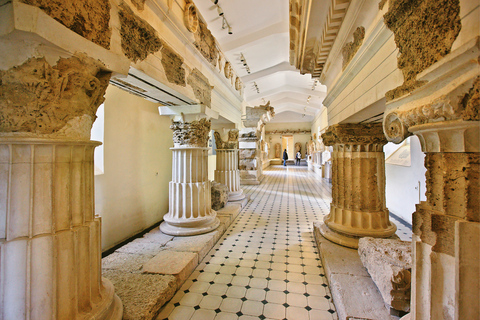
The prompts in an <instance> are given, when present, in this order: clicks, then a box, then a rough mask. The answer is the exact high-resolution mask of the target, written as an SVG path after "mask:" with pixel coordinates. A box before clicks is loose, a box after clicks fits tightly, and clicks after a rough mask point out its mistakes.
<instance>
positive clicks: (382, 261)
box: [358, 237, 412, 312]
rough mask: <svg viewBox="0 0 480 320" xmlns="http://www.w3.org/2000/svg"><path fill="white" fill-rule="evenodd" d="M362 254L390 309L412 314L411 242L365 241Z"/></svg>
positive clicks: (360, 241) (368, 238) (360, 244)
mask: <svg viewBox="0 0 480 320" xmlns="http://www.w3.org/2000/svg"><path fill="white" fill-rule="evenodd" d="M358 254H359V255H360V259H361V260H362V263H363V265H364V266H365V268H367V270H368V273H369V274H370V276H371V277H372V279H373V281H374V282H375V285H376V286H377V288H378V290H379V291H380V293H381V294H382V297H383V300H384V302H385V304H386V305H387V306H389V307H390V308H393V309H395V310H399V311H404V312H409V311H410V287H411V269H412V249H411V242H408V241H401V240H391V239H374V238H370V237H367V238H362V239H360V240H359V247H358Z"/></svg>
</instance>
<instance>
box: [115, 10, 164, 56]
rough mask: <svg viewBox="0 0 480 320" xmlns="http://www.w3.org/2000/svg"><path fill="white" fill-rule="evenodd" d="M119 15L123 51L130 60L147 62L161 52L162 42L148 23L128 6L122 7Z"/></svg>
mask: <svg viewBox="0 0 480 320" xmlns="http://www.w3.org/2000/svg"><path fill="white" fill-rule="evenodd" d="M118 14H119V17H120V24H121V28H120V36H121V37H122V41H121V42H122V50H123V53H124V54H125V55H126V56H127V57H128V58H129V59H130V60H132V61H134V62H136V61H138V60H145V58H147V56H148V55H149V54H151V53H155V52H157V51H158V50H160V48H161V47H162V42H161V40H160V38H159V37H158V36H157V32H156V31H155V29H154V28H153V27H152V26H151V25H150V24H149V23H148V22H146V21H145V20H143V19H141V18H140V17H137V16H136V15H135V14H134V13H133V11H132V9H130V8H129V7H128V6H127V5H126V4H121V5H120V11H119V13H118Z"/></svg>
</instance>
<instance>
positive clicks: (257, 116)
mask: <svg viewBox="0 0 480 320" xmlns="http://www.w3.org/2000/svg"><path fill="white" fill-rule="evenodd" d="M245 113H246V114H245V120H243V124H244V125H245V127H256V126H257V125H259V123H260V124H265V122H267V121H268V120H269V119H270V118H271V117H273V116H275V110H274V108H273V107H272V106H270V101H268V102H267V104H265V105H260V106H257V107H254V108H252V107H247V108H246V109H245ZM267 118H268V119H267Z"/></svg>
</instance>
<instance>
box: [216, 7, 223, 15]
mask: <svg viewBox="0 0 480 320" xmlns="http://www.w3.org/2000/svg"><path fill="white" fill-rule="evenodd" d="M217 12H218V15H219V16H223V10H222V8H220V6H218V5H217Z"/></svg>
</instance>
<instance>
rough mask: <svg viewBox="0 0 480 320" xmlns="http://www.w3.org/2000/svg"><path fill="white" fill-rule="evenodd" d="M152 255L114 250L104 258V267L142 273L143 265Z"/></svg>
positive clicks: (104, 268) (105, 268)
mask: <svg viewBox="0 0 480 320" xmlns="http://www.w3.org/2000/svg"><path fill="white" fill-rule="evenodd" d="M151 258H152V256H150V255H144V254H141V253H140V254H132V253H124V252H114V253H112V254H110V255H108V256H106V257H105V258H103V259H102V269H103V270H104V271H105V270H108V269H112V270H120V271H124V272H131V273H140V272H141V269H142V266H143V264H144V263H146V262H147V261H148V260H150V259H151Z"/></svg>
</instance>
